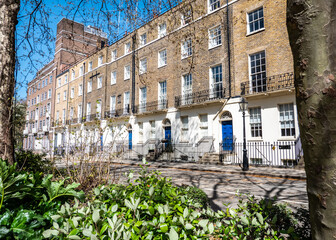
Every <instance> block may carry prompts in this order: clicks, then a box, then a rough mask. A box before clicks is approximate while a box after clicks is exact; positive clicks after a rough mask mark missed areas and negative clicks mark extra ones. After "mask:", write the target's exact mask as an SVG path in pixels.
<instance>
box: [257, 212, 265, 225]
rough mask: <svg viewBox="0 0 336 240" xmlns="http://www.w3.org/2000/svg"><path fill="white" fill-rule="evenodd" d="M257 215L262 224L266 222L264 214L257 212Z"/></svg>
mask: <svg viewBox="0 0 336 240" xmlns="http://www.w3.org/2000/svg"><path fill="white" fill-rule="evenodd" d="M256 215H257V218H258V221H259V222H260V224H264V218H263V216H262V215H261V214H260V213H257V214H256Z"/></svg>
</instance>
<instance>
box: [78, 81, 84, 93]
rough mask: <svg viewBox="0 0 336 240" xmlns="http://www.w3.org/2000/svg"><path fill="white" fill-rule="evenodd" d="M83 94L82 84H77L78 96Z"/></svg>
mask: <svg viewBox="0 0 336 240" xmlns="http://www.w3.org/2000/svg"><path fill="white" fill-rule="evenodd" d="M82 95H83V84H79V87H78V96H82Z"/></svg>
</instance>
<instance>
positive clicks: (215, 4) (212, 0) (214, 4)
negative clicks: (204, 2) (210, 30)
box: [208, 0, 221, 13]
mask: <svg viewBox="0 0 336 240" xmlns="http://www.w3.org/2000/svg"><path fill="white" fill-rule="evenodd" d="M220 7H221V6H220V0H208V12H209V13H210V12H213V11H216V10H217V9H219V8H220Z"/></svg>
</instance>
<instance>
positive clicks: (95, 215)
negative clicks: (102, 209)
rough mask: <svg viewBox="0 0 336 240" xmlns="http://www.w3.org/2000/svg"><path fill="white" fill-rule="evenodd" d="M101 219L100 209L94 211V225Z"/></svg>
mask: <svg viewBox="0 0 336 240" xmlns="http://www.w3.org/2000/svg"><path fill="white" fill-rule="evenodd" d="M99 218H100V215H99V210H98V209H95V210H93V214H92V220H93V222H94V223H97V222H98V220H99Z"/></svg>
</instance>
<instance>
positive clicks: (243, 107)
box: [239, 98, 249, 171]
mask: <svg viewBox="0 0 336 240" xmlns="http://www.w3.org/2000/svg"><path fill="white" fill-rule="evenodd" d="M247 104H248V102H246V100H245V98H243V99H242V101H241V102H240V103H239V108H240V111H242V112H243V171H247V170H248V169H249V163H248V158H247V149H246V130H245V111H246V110H247Z"/></svg>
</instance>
